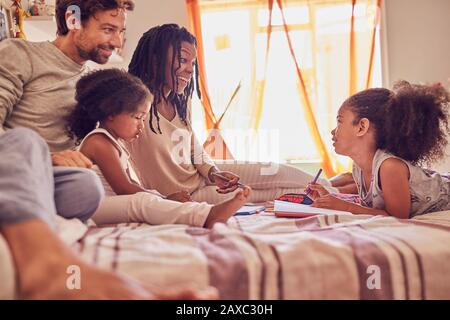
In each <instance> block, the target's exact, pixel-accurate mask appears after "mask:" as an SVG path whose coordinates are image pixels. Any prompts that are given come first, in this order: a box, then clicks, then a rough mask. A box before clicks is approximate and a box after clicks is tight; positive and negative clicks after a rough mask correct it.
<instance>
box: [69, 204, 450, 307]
mask: <svg viewBox="0 0 450 320" xmlns="http://www.w3.org/2000/svg"><path fill="white" fill-rule="evenodd" d="M73 246H74V248H75V250H77V251H78V252H80V253H81V255H82V257H83V258H84V259H86V260H87V261H89V262H92V263H94V264H96V265H98V266H101V267H102V268H106V269H110V270H115V271H118V272H121V273H125V274H127V275H129V276H131V277H134V278H136V279H139V280H141V281H143V282H144V283H148V284H152V285H156V286H165V285H173V284H175V285H180V284H194V285H196V286H198V287H204V286H206V285H213V286H215V287H217V288H218V289H219V291H220V293H221V297H222V298H223V299H450V211H447V212H438V213H433V214H429V215H425V216H422V217H418V218H415V219H411V220H397V219H394V218H391V217H381V216H375V217H373V216H315V217H310V218H304V219H287V218H275V217H273V216H271V215H269V214H265V213H263V214H259V215H253V216H240V217H233V218H231V219H230V220H229V222H228V225H224V224H216V226H215V227H214V228H213V229H212V230H206V229H201V228H193V227H188V226H183V225H165V226H149V225H144V224H123V225H116V226H111V227H102V228H97V227H90V228H89V229H88V230H87V232H86V233H85V234H84V235H83V236H82V237H81V238H80V239H78V240H77V241H76V242H75V243H74V244H73Z"/></svg>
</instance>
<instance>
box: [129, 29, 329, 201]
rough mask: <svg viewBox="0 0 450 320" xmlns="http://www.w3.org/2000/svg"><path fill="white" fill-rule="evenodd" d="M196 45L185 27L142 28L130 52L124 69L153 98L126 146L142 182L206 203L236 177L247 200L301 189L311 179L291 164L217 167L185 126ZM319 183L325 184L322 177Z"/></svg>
mask: <svg viewBox="0 0 450 320" xmlns="http://www.w3.org/2000/svg"><path fill="white" fill-rule="evenodd" d="M196 49H197V41H196V39H195V37H194V36H193V35H192V34H191V33H189V32H188V31H187V30H186V29H185V28H183V27H180V26H178V25H176V24H165V25H161V26H157V27H154V28H151V29H150V30H148V31H147V32H146V33H145V34H144V35H143V36H142V38H141V39H140V41H139V43H138V46H137V48H136V50H135V52H134V54H133V58H132V60H131V62H130V65H129V68H128V72H129V73H131V74H133V75H135V76H137V77H139V78H140V79H141V80H142V81H143V82H144V83H145V84H146V85H147V87H148V88H149V89H150V91H151V93H152V94H153V97H154V100H153V103H152V105H151V109H150V119H149V126H146V127H145V128H144V132H143V133H142V134H141V137H140V139H137V140H135V141H133V142H132V143H130V144H129V145H128V149H129V150H130V152H131V161H132V164H133V166H134V168H135V171H136V172H137V174H138V176H139V179H140V181H141V182H142V184H143V185H144V186H145V188H147V189H156V190H158V191H159V192H161V193H162V194H164V195H170V194H173V193H175V192H178V191H180V190H186V191H187V192H186V194H185V195H184V198H182V199H180V200H181V201H183V200H190V199H191V198H190V194H192V199H193V200H195V201H207V202H209V203H217V202H220V201H223V200H224V197H227V196H226V195H225V194H226V193H230V192H232V191H234V190H236V189H237V188H238V186H239V184H238V181H239V179H240V177H242V179H243V180H244V181H245V183H246V184H247V185H249V186H250V187H251V188H252V189H253V192H252V195H251V196H250V199H249V201H251V202H263V201H267V200H273V199H274V198H276V197H277V196H279V195H281V194H283V193H289V192H297V193H299V192H303V191H304V188H305V187H306V185H307V184H308V182H310V181H311V180H312V177H311V176H310V175H308V174H306V173H304V172H303V171H301V170H298V169H296V168H293V167H290V166H286V165H280V166H279V167H278V171H277V172H276V173H275V174H273V175H262V174H261V172H262V170H261V169H262V164H260V163H259V164H222V165H220V169H219V168H218V167H217V166H216V165H215V164H214V162H213V161H212V160H211V159H210V158H209V156H208V155H207V153H206V152H205V150H204V149H203V148H202V146H201V145H200V144H199V143H198V141H197V139H196V138H195V135H194V133H193V131H192V127H191V125H190V109H189V106H190V99H191V97H192V94H193V92H194V89H196V91H197V95H198V96H199V98H200V92H199V86H198V64H197V52H196ZM180 139H182V140H181V142H180ZM183 141H184V142H187V143H184V144H182V142H183ZM180 146H181V148H180ZM180 153H181V154H180ZM221 169H222V170H224V171H222V170H221ZM232 172H235V173H238V174H239V176H240V177H239V176H238V175H237V174H235V173H232ZM217 174H219V176H218V175H217ZM220 176H221V177H224V178H221V177H220ZM225 179H226V180H225ZM321 183H322V184H325V185H329V182H328V181H326V180H322V179H321ZM217 187H218V189H217ZM216 191H217V192H216Z"/></svg>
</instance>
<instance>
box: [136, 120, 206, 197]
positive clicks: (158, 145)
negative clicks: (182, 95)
mask: <svg viewBox="0 0 450 320" xmlns="http://www.w3.org/2000/svg"><path fill="white" fill-rule="evenodd" d="M189 114H190V113H189V112H188V115H189ZM189 119H190V117H188V120H187V122H188V125H186V124H184V123H183V121H181V119H180V117H179V116H178V114H177V115H176V116H175V118H174V119H173V120H172V121H168V120H167V119H166V118H164V117H163V116H162V115H159V125H160V127H161V131H162V134H160V133H154V132H153V131H151V129H150V126H149V125H146V126H145V128H144V132H143V133H142V134H141V135H140V136H139V138H138V139H137V140H135V141H133V142H131V143H128V144H127V149H128V150H129V151H130V154H131V164H132V166H133V167H134V170H135V171H136V174H137V176H138V177H139V180H140V181H141V183H142V185H143V186H144V187H145V188H146V189H155V190H158V191H159V192H160V193H162V194H163V195H166V196H167V195H169V194H172V193H174V192H178V191H189V192H191V193H192V192H193V191H195V190H197V189H198V188H200V187H201V186H203V185H205V183H206V182H209V179H208V172H209V170H210V169H211V167H213V166H214V162H213V161H212V160H211V158H210V157H209V155H208V154H207V153H206V152H205V151H204V149H203V146H202V145H201V144H200V143H199V142H198V141H197V139H196V137H195V134H194V132H193V131H192V127H191V126H190V120H189ZM147 123H148V122H147ZM157 127H158V125H157V122H156V119H155V117H153V128H155V130H156V132H158V130H157Z"/></svg>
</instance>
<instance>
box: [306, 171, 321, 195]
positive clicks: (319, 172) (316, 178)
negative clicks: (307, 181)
mask: <svg viewBox="0 0 450 320" xmlns="http://www.w3.org/2000/svg"><path fill="white" fill-rule="evenodd" d="M321 173H322V168H320V169H319V171H318V172H317V174H316V177H315V178H314V180H313V182H312V183H313V184H314V183H316V182H317V180H319V177H320V174H321ZM305 191H306V195H309V194H310V193H311V191H312V190H311V189H310V188H309V187H308V188H306V190H305Z"/></svg>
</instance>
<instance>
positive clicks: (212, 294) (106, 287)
mask: <svg viewBox="0 0 450 320" xmlns="http://www.w3.org/2000/svg"><path fill="white" fill-rule="evenodd" d="M1 233H2V235H3V236H4V237H5V239H6V241H7V242H8V244H9V246H10V249H11V252H12V256H13V259H14V262H15V266H16V270H17V274H18V279H17V280H18V292H19V298H21V299H159V298H162V299H215V298H217V291H215V290H214V289H211V288H208V289H207V290H205V291H195V290H191V289H176V288H168V289H165V290H160V291H159V292H151V291H150V290H148V289H147V288H145V287H144V286H142V285H141V284H139V283H138V282H136V281H134V280H132V279H128V278H125V277H122V276H119V275H116V274H113V273H110V272H106V271H103V270H99V269H97V268H94V267H92V266H89V265H87V264H86V263H84V262H82V261H81V260H80V259H79V258H78V257H76V256H75V255H74V254H73V253H72V251H71V250H70V248H68V247H67V246H66V245H65V244H64V243H63V242H62V241H61V240H60V239H59V238H58V236H57V235H56V234H54V233H53V231H52V230H51V229H50V228H49V226H48V225H47V224H46V223H45V222H43V221H40V220H37V219H35V220H29V221H26V222H21V223H17V224H11V225H6V226H2V227H1ZM73 265H75V266H78V267H79V268H80V276H81V281H80V284H81V289H73V290H71V289H69V288H68V287H67V279H68V277H69V276H70V275H69V274H68V273H67V268H68V267H69V266H73Z"/></svg>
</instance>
